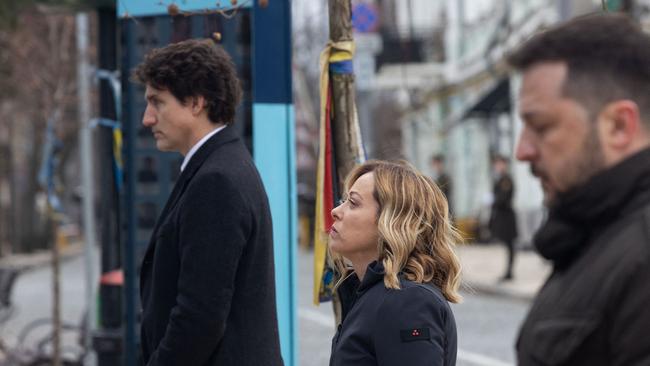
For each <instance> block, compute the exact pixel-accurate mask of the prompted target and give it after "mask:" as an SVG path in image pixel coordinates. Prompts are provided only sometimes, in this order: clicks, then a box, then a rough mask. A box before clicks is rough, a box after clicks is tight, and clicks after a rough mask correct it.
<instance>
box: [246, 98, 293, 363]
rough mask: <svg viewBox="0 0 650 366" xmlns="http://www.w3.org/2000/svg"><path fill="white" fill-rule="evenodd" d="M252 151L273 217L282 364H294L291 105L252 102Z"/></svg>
mask: <svg viewBox="0 0 650 366" xmlns="http://www.w3.org/2000/svg"><path fill="white" fill-rule="evenodd" d="M253 152H254V157H255V164H256V165H257V167H258V169H259V171H260V174H261V175H262V180H263V181H264V186H265V187H266V191H267V193H268V196H269V202H270V205H271V214H272V216H273V242H274V252H275V253H274V254H275V283H276V296H277V305H278V322H279V327H280V343H281V346H282V358H283V359H284V362H285V365H287V366H292V365H296V364H297V359H298V358H297V351H298V350H297V347H296V340H297V335H298V333H297V322H296V283H295V272H296V244H297V231H296V221H297V206H296V205H297V202H296V200H297V194H296V167H295V137H294V117H293V106H292V105H290V104H257V103H255V104H253Z"/></svg>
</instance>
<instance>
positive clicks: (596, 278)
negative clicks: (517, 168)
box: [510, 13, 650, 366]
mask: <svg viewBox="0 0 650 366" xmlns="http://www.w3.org/2000/svg"><path fill="white" fill-rule="evenodd" d="M510 64H511V65H513V66H514V67H515V68H516V69H518V70H520V71H521V72H522V74H523V80H522V86H521V91H520V95H519V102H520V106H519V110H520V113H521V117H522V119H523V121H524V127H523V130H522V133H521V136H520V138H519V143H518V146H517V152H516V155H517V158H518V159H520V160H522V161H527V162H529V163H530V167H531V170H532V172H533V174H535V175H536V176H537V177H539V178H540V180H541V184H542V188H543V190H544V194H545V203H546V205H547V206H548V210H549V215H548V219H547V221H546V222H545V223H544V224H543V225H542V227H541V228H540V230H539V231H538V232H537V234H536V235H535V238H534V244H535V247H536V248H537V250H538V251H539V252H540V253H541V255H542V256H544V257H545V258H547V259H549V260H551V261H552V262H553V273H552V275H551V276H550V277H549V279H548V280H547V282H546V284H545V285H544V286H543V287H542V289H541V290H540V292H539V294H538V296H537V298H536V299H535V302H534V303H533V305H532V308H531V309H530V313H529V314H528V316H527V318H526V320H525V322H524V324H523V326H522V328H521V332H520V335H519V339H518V341H517V354H518V361H519V365H522V366H528V365H567V366H568V365H571V366H580V365H589V366H598V365H603V366H605V365H607V366H616V365H625V366H635V365H638V366H641V365H650V341H649V339H648V335H649V334H650V333H649V330H650V306H649V304H650V93H649V92H648V90H650V37H649V36H648V35H646V34H644V33H643V32H642V31H641V29H640V28H639V27H638V26H637V25H636V24H635V23H634V22H633V21H632V20H631V19H629V18H628V17H627V16H624V15H621V14H611V13H605V14H598V15H590V16H585V17H581V18H577V19H575V20H572V21H569V22H568V23H565V24H563V25H560V26H557V27H555V28H552V29H550V30H547V31H544V32H542V33H540V34H538V35H537V36H535V37H533V38H532V39H531V40H529V41H528V42H527V43H526V44H524V45H523V47H522V48H521V49H520V50H518V51H517V52H516V53H514V54H513V55H512V56H511V57H510Z"/></svg>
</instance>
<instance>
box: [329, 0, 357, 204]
mask: <svg viewBox="0 0 650 366" xmlns="http://www.w3.org/2000/svg"><path fill="white" fill-rule="evenodd" d="M329 16H330V18H329V27H330V40H331V41H332V42H333V43H334V44H338V43H341V42H353V41H354V39H353V37H352V7H351V5H350V0H329ZM350 62H352V60H350ZM330 83H331V87H332V107H333V108H332V112H333V113H332V120H331V121H332V133H333V134H332V136H333V147H334V152H335V154H334V155H335V162H336V174H337V177H338V192H343V183H344V180H345V177H346V176H347V175H348V173H349V172H350V171H351V170H352V168H353V167H354V165H355V164H357V163H359V162H360V161H361V160H362V159H363V158H364V157H363V156H359V155H360V154H359V151H361V146H360V145H361V137H360V128H359V120H358V118H357V108H356V104H355V88H354V74H353V73H351V72H350V73H338V72H332V71H330Z"/></svg>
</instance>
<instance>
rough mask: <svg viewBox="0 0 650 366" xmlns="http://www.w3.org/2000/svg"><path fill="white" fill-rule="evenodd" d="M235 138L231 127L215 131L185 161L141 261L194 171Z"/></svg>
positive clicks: (236, 137)
mask: <svg viewBox="0 0 650 366" xmlns="http://www.w3.org/2000/svg"><path fill="white" fill-rule="evenodd" d="M237 139H239V137H238V135H237V132H236V131H235V130H234V129H233V128H232V127H230V126H228V127H226V128H224V129H223V130H221V131H219V132H217V133H216V134H215V135H214V136H212V137H211V138H210V139H209V140H208V141H206V142H205V143H204V144H203V146H201V147H200V148H199V149H198V150H197V151H196V153H194V155H193V156H192V158H191V159H190V161H189V162H188V163H187V166H185V169H183V171H182V172H181V175H180V176H179V177H178V180H177V181H176V184H175V185H174V189H173V190H172V193H171V194H170V196H169V198H168V199H167V203H166V204H165V208H163V211H162V212H161V214H160V216H158V220H157V221H156V225H155V227H154V229H153V231H152V232H151V238H150V239H149V245H148V246H147V251H146V253H145V255H144V257H143V262H144V261H146V260H147V259H148V258H149V257H150V256H152V255H153V252H154V250H155V244H156V241H155V238H156V236H157V234H158V230H159V229H160V225H162V223H163V222H165V219H167V216H168V215H169V213H170V212H171V211H172V209H173V208H174V207H175V206H176V203H177V202H178V200H179V199H180V198H181V196H182V195H183V193H184V192H185V188H186V187H187V185H188V184H189V182H190V181H191V179H192V177H194V175H195V174H196V172H197V171H198V170H199V168H200V167H201V165H203V163H204V162H205V161H206V159H207V158H208V157H209V156H210V155H211V154H212V153H213V152H214V151H215V150H217V149H218V148H219V147H220V146H221V145H223V144H225V143H228V142H231V141H234V140H237Z"/></svg>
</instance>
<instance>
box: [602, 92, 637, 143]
mask: <svg viewBox="0 0 650 366" xmlns="http://www.w3.org/2000/svg"><path fill="white" fill-rule="evenodd" d="M599 120H600V121H599V123H600V126H599V127H600V136H601V142H602V143H603V144H605V145H606V147H607V148H609V149H612V150H616V151H620V152H625V151H626V150H628V149H629V148H631V147H632V146H631V145H632V144H633V143H634V141H635V139H636V138H637V136H638V134H639V132H640V128H641V120H640V116H639V107H638V106H637V104H636V103H635V102H633V101H631V100H617V101H614V102H611V103H609V104H607V105H606V106H605V108H603V109H602V111H601V112H600V115H599Z"/></svg>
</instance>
